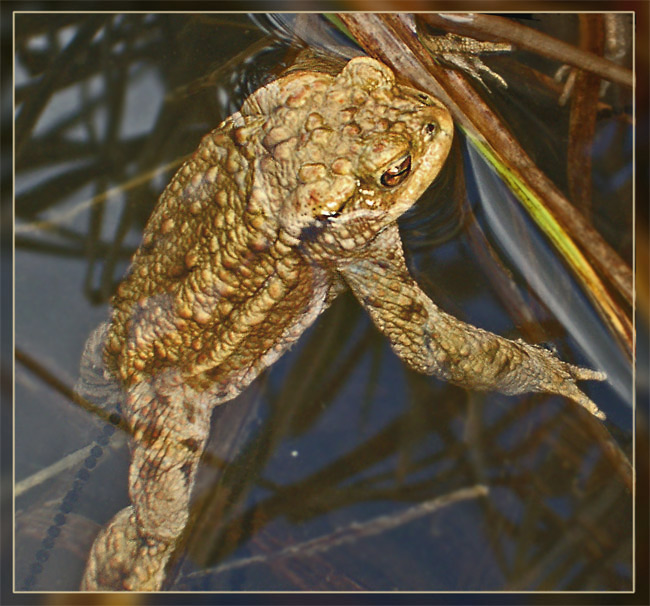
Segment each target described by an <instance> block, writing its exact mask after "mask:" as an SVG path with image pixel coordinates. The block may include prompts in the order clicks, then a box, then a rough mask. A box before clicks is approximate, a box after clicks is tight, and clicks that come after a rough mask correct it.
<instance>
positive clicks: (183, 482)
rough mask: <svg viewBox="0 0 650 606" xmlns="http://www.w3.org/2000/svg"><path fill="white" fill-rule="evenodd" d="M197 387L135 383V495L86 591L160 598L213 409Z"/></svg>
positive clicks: (105, 540)
mask: <svg viewBox="0 0 650 606" xmlns="http://www.w3.org/2000/svg"><path fill="white" fill-rule="evenodd" d="M202 404H203V403H202V398H201V397H200V395H199V394H197V393H196V392H194V391H193V390H192V389H191V388H189V387H187V386H183V385H182V384H180V383H179V384H177V385H176V386H174V387H173V388H171V389H170V388H169V385H167V386H166V387H165V389H154V387H153V385H152V384H150V383H145V382H143V383H140V384H137V385H136V386H135V387H134V388H133V389H132V390H130V391H129V393H128V395H127V402H126V406H125V409H126V410H125V416H126V417H127V421H128V422H129V424H130V426H131V428H132V430H133V442H132V446H131V466H130V468H129V495H130V497H131V502H132V506H130V507H127V508H125V509H123V510H122V511H120V512H119V513H118V514H117V515H116V516H115V517H114V518H113V519H112V520H111V521H110V523H109V524H108V525H107V526H106V527H105V528H103V529H102V530H101V532H100V534H99V535H98V537H97V538H96V539H95V542H94V544H93V547H92V550H91V553H90V556H89V558H88V563H87V565H86V571H85V573H84V578H83V581H82V585H81V589H82V590H90V591H93V590H94V591H101V590H130V591H157V590H159V589H160V588H161V587H162V584H163V582H164V580H165V573H166V567H167V564H168V562H169V559H170V557H171V555H172V553H173V551H174V548H175V545H176V542H177V540H178V538H179V537H180V535H181V533H182V532H183V529H184V528H185V526H186V524H187V521H188V517H189V503H190V494H191V491H192V486H193V484H194V480H195V477H196V471H197V468H198V464H199V460H200V458H201V453H202V452H203V449H204V448H205V443H206V440H207V437H208V434H209V430H210V414H211V407H210V406H207V405H202Z"/></svg>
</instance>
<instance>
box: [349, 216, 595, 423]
mask: <svg viewBox="0 0 650 606" xmlns="http://www.w3.org/2000/svg"><path fill="white" fill-rule="evenodd" d="M339 270H340V272H341V274H342V275H343V276H344V278H345V280H346V281H347V283H348V284H349V285H350V288H351V289H352V291H353V292H354V294H355V296H356V297H357V299H358V300H359V301H360V302H361V304H362V305H363V306H364V307H365V308H366V309H367V310H368V312H369V313H370V316H371V317H372V319H373V321H374V323H375V324H376V325H377V326H378V327H379V329H380V330H381V331H382V332H383V333H384V334H386V336H387V337H388V338H389V339H390V342H391V345H392V347H393V349H394V351H395V352H396V353H397V354H398V355H399V356H400V357H401V358H402V359H403V360H404V361H406V362H407V363H408V364H409V365H410V366H411V367H412V368H414V369H415V370H417V371H419V372H422V373H426V374H433V375H436V376H438V377H440V378H441V379H445V380H448V381H451V382H453V383H456V384H458V385H461V386H463V387H468V388H472V389H480V390H494V391H500V392H502V393H505V394H518V393H524V392H531V391H545V392H550V393H556V394H560V395H563V396H566V397H568V398H570V399H572V400H573V401H575V402H577V403H578V404H580V405H582V406H584V407H585V408H586V409H587V410H588V411H589V412H591V413H592V414H594V415H595V416H597V417H598V418H601V419H603V418H604V414H603V413H602V412H601V411H600V410H599V409H598V407H597V406H596V404H594V403H593V402H592V401H591V400H590V399H589V398H588V397H587V396H586V395H585V394H584V393H583V392H582V391H580V389H579V388H578V387H577V385H576V383H575V382H576V381H578V380H585V379H596V380H603V379H605V374H604V373H601V372H597V371H593V370H590V369H587V368H580V367H578V366H574V365H572V364H568V363H566V362H563V361H562V360H560V359H558V358H557V357H555V356H554V355H553V354H552V353H551V352H550V351H548V350H546V349H544V348H542V347H537V346H534V345H530V344H528V343H526V342H524V341H522V340H517V341H511V340H509V339H505V338H503V337H499V336H498V335H495V334H493V333H490V332H488V331H485V330H481V329H479V328H476V327H474V326H471V325H469V324H466V323H464V322H461V321H460V320H457V319H456V318H454V317H453V316H450V315H449V314H447V313H445V312H443V311H442V310H440V309H438V307H436V305H435V304H434V303H433V302H432V301H431V299H429V298H428V297H427V296H426V294H425V293H424V292H423V291H422V290H421V289H420V287H419V286H418V285H417V283H416V282H415V281H414V280H413V278H412V277H411V275H410V274H409V272H408V269H407V267H406V264H405V262H404V255H403V252H402V243H401V240H400V237H399V232H398V229H397V226H396V225H394V226H391V227H389V228H388V229H386V230H384V231H383V232H382V233H380V234H379V235H378V236H377V238H376V239H375V240H374V241H373V242H372V243H371V244H370V245H369V246H368V247H367V248H366V249H365V250H364V251H363V252H362V253H361V255H360V257H359V258H357V259H355V260H354V261H346V262H345V263H344V264H342V265H341V267H340V268H339Z"/></svg>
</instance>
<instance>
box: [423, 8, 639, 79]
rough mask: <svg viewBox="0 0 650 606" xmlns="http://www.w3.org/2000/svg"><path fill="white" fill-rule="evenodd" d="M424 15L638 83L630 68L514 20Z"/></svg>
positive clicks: (449, 27) (439, 23) (431, 20)
mask: <svg viewBox="0 0 650 606" xmlns="http://www.w3.org/2000/svg"><path fill="white" fill-rule="evenodd" d="M421 17H422V18H423V19H424V20H425V21H426V22H428V23H429V24H431V25H433V26H434V27H438V28H441V29H444V30H447V31H451V32H454V33H456V34H461V35H464V36H471V37H472V38H479V39H484V37H485V36H489V37H490V38H496V39H498V40H500V41H506V42H510V43H511V44H514V45H515V46H517V47H518V48H521V49H525V50H529V51H532V52H534V53H537V54H540V55H544V56H546V57H549V58H551V59H555V60H556V61H560V62H561V63H564V64H567V65H573V66H574V67H577V68H580V69H582V70H585V71H587V72H591V73H593V74H596V75H597V76H600V77H601V78H604V79H605V80H609V81H610V82H615V83H617V84H622V85H623V86H627V87H628V88H632V87H633V86H634V74H633V73H632V72H631V71H630V70H629V69H626V68H625V67H622V66H620V65H618V64H617V63H614V62H613V61H609V60H608V59H605V58H604V57H600V56H598V55H595V54H594V53H590V52H588V51H586V50H583V49H580V48H576V47H575V46H573V45H571V44H568V43H566V42H563V41H562V40H558V39H557V38H553V37H552V36H549V35H548V34H544V33H542V32H538V31H536V30H534V29H532V28H530V27H526V26H525V25H521V24H520V23H517V21H515V20H514V19H505V18H503V17H498V16H496V15H485V14H479V13H464V14H458V13H442V14H432V13H429V14H424V15H421Z"/></svg>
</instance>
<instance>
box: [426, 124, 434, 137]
mask: <svg viewBox="0 0 650 606" xmlns="http://www.w3.org/2000/svg"><path fill="white" fill-rule="evenodd" d="M435 130H436V124H434V123H433V122H429V123H428V124H425V125H424V132H425V133H426V134H427V135H430V134H431V133H433V132H435Z"/></svg>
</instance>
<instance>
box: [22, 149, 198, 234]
mask: <svg viewBox="0 0 650 606" xmlns="http://www.w3.org/2000/svg"><path fill="white" fill-rule="evenodd" d="M187 158H189V154H188V155H187V156H183V157H182V158H177V159H175V160H172V161H171V162H168V163H167V164H165V165H164V166H159V167H158V168H155V169H154V170H150V171H147V172H146V173H142V174H140V175H138V176H137V177H133V179H129V180H128V181H125V182H124V183H120V184H119V185H116V186H115V187H112V188H111V189H109V190H106V191H104V192H102V193H100V194H97V195H96V196H93V197H92V198H90V199H88V200H84V201H83V202H79V204H76V205H75V206H74V207H73V208H71V209H70V210H67V211H65V212H63V213H59V214H56V215H54V216H53V218H51V219H48V220H47V221H32V222H31V223H27V224H25V225H16V226H15V227H14V231H15V233H17V234H19V233H28V232H31V231H40V230H50V229H54V228H55V227H57V226H58V225H59V224H61V223H66V222H67V221H68V220H69V219H71V218H72V217H74V216H76V215H78V214H79V213H80V212H83V211H84V210H86V208H91V207H93V206H95V205H96V204H99V203H100V202H103V201H104V200H106V199H108V198H113V197H117V196H118V195H119V194H121V193H124V192H125V191H128V190H130V189H133V188H134V187H138V186H139V185H142V184H143V183H146V182H147V181H149V180H150V179H153V178H155V177H157V176H158V175H160V174H163V173H166V172H168V171H170V170H172V169H176V168H178V167H179V166H180V165H181V164H182V163H183V162H185V160H187Z"/></svg>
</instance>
